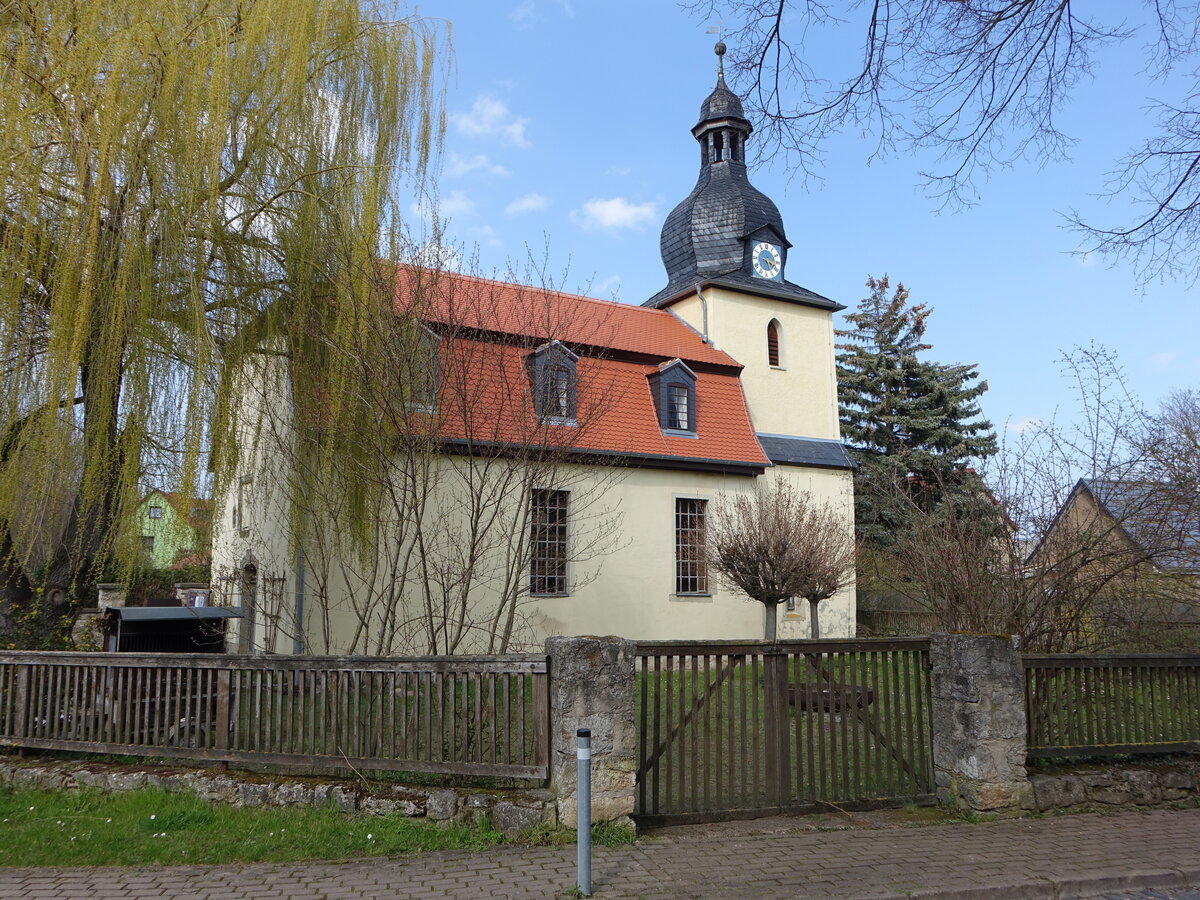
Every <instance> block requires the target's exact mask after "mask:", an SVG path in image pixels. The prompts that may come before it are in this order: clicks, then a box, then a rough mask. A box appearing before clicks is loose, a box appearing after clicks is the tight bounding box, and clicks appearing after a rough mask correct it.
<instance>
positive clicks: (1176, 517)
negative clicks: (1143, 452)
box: [1076, 478, 1200, 571]
mask: <svg viewBox="0 0 1200 900" xmlns="http://www.w3.org/2000/svg"><path fill="white" fill-rule="evenodd" d="M1079 489H1083V490H1086V491H1087V492H1088V493H1089V494H1091V495H1092V497H1093V498H1094V499H1095V500H1096V502H1097V504H1099V506H1100V508H1101V509H1102V510H1103V511H1104V512H1105V513H1106V514H1108V515H1109V516H1111V517H1112V519H1113V520H1114V521H1115V522H1116V523H1117V524H1118V525H1120V526H1121V530H1122V531H1124V532H1125V534H1126V535H1127V536H1128V537H1129V539H1130V540H1131V541H1133V543H1134V544H1136V545H1137V546H1138V547H1139V548H1141V549H1142V550H1144V551H1147V552H1149V553H1153V554H1154V563H1155V564H1156V565H1157V566H1159V567H1160V568H1163V569H1175V570H1189V571H1190V570H1196V571H1200V519H1198V517H1197V515H1196V512H1197V510H1196V507H1195V504H1194V503H1188V502H1186V500H1185V499H1184V498H1181V497H1180V496H1179V493H1178V491H1176V490H1173V489H1172V488H1171V486H1170V485H1166V484H1162V483H1159V482H1153V481H1135V480H1132V479H1121V480H1116V479H1104V478H1093V479H1086V478H1085V479H1080V481H1079V484H1078V485H1076V490H1079Z"/></svg>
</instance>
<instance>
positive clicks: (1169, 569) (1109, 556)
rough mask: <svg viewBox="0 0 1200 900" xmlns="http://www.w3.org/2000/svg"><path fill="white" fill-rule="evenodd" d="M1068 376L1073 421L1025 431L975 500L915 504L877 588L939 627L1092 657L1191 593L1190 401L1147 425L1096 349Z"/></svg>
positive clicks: (882, 564)
mask: <svg viewBox="0 0 1200 900" xmlns="http://www.w3.org/2000/svg"><path fill="white" fill-rule="evenodd" d="M1064 371H1065V374H1066V375H1067V376H1068V378H1069V379H1070V380H1071V381H1072V383H1073V384H1074V387H1075V390H1076V394H1077V400H1078V401H1079V410H1078V415H1077V416H1076V418H1075V420H1074V423H1073V424H1071V425H1063V424H1061V423H1058V422H1047V423H1036V424H1034V423H1031V424H1030V426H1029V427H1028V429H1027V430H1025V432H1024V433H1023V434H1022V435H1020V436H1018V438H1017V439H1016V440H1012V441H1010V442H1009V443H1008V444H1007V445H1006V446H1005V447H1004V448H1003V450H1002V452H1001V453H1000V454H999V455H998V456H997V457H996V458H995V459H994V460H993V461H992V465H991V467H990V470H989V471H988V473H987V479H986V483H987V485H988V486H989V488H990V490H989V489H985V488H984V487H983V482H981V483H980V486H979V491H978V493H977V495H976V496H975V497H974V498H970V497H967V498H962V502H958V503H945V504H941V505H939V506H937V507H934V508H923V507H920V506H919V505H917V504H915V503H914V504H911V508H910V521H909V527H908V529H907V530H906V532H905V534H904V535H903V536H902V537H901V539H900V540H899V541H898V542H897V546H896V548H895V551H894V553H892V554H891V555H890V556H888V557H887V558H886V559H883V560H881V559H880V558H879V557H878V556H876V557H875V558H873V560H872V561H873V562H875V563H878V565H877V566H876V567H875V568H874V572H873V574H874V577H875V579H876V582H877V584H878V585H879V586H882V587H883V588H885V589H886V590H887V591H888V592H890V593H891V594H893V595H900V596H902V597H905V598H907V599H908V601H909V602H910V603H911V604H912V605H914V606H916V607H917V608H919V609H921V610H924V611H925V612H927V613H928V614H929V615H930V616H931V618H932V619H933V620H934V623H935V627H937V628H943V629H948V630H965V631H985V632H1004V633H1011V634H1016V635H1019V636H1020V637H1021V639H1022V642H1023V644H1024V646H1026V647H1027V648H1029V649H1031V650H1042V651H1048V652H1061V651H1074V650H1080V649H1098V648H1101V647H1104V646H1111V645H1112V643H1113V642H1117V643H1119V642H1120V641H1121V639H1122V633H1121V632H1122V631H1123V630H1127V629H1132V630H1133V631H1134V632H1136V633H1137V634H1138V635H1139V639H1141V640H1145V639H1147V637H1148V636H1149V635H1150V633H1151V632H1152V630H1153V627H1154V626H1155V625H1157V624H1158V623H1159V622H1160V621H1161V620H1163V619H1172V618H1178V617H1179V616H1180V615H1181V614H1182V612H1186V605H1187V603H1188V602H1189V601H1188V597H1189V596H1190V595H1189V590H1190V591H1191V596H1194V587H1190V586H1189V582H1188V579H1189V578H1190V577H1191V576H1190V575H1187V574H1186V573H1185V574H1182V575H1181V574H1180V565H1181V562H1182V563H1183V568H1184V569H1187V568H1188V565H1187V561H1188V560H1189V559H1194V558H1195V557H1196V549H1197V547H1196V528H1195V526H1194V524H1193V523H1194V522H1195V521H1196V519H1195V510H1196V509H1197V496H1196V492H1195V488H1194V485H1195V482H1194V479H1195V474H1194V471H1193V470H1191V469H1190V462H1189V460H1191V461H1194V460H1195V457H1194V456H1190V457H1189V449H1188V448H1189V447H1194V446H1195V440H1194V436H1195V434H1196V424H1197V422H1200V419H1198V418H1196V417H1194V416H1193V415H1192V413H1193V412H1194V411H1195V410H1194V404H1193V402H1192V401H1191V400H1190V399H1189V396H1188V395H1176V396H1174V397H1172V398H1171V399H1169V400H1168V401H1167V403H1166V404H1165V405H1164V408H1163V410H1162V412H1160V413H1159V414H1158V415H1148V414H1147V413H1146V412H1145V411H1144V410H1143V409H1142V408H1141V406H1140V404H1138V402H1137V401H1136V399H1135V398H1133V397H1132V396H1131V395H1130V394H1129V393H1128V391H1127V390H1126V389H1125V387H1124V383H1123V379H1122V376H1121V371H1120V368H1119V366H1118V365H1117V363H1116V360H1115V358H1114V357H1113V356H1112V354H1111V353H1109V352H1107V351H1105V350H1104V349H1103V348H1097V347H1090V348H1078V349H1076V350H1075V351H1074V352H1073V353H1071V354H1069V355H1067V356H1065V357H1064ZM896 493H897V501H898V502H904V500H903V498H904V497H905V496H907V492H905V491H900V490H897V492H896ZM1193 568H1194V566H1193ZM1193 602H1194V601H1193ZM1114 625H1115V626H1117V627H1110V626H1114ZM1160 630H1161V626H1160Z"/></svg>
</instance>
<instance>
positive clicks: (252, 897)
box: [0, 809, 1200, 900]
mask: <svg viewBox="0 0 1200 900" xmlns="http://www.w3.org/2000/svg"><path fill="white" fill-rule="evenodd" d="M574 879H575V870H574V848H573V847H557V848H515V847H499V848H494V849H492V850H488V851H486V852H482V853H468V852H458V851H455V852H444V853H430V854H426V855H423V856H415V857H411V858H402V859H376V860H365V861H363V860H360V861H356V862H352V863H318V864H312V865H306V864H295V863H292V864H286V865H281V864H272V865H260V864H256V865H246V866H180V867H167V868H141V869H116V868H112V869H7V870H0V898H4V900H110V898H111V900H118V898H120V900H150V898H155V900H160V898H172V900H176V898H177V900H182V898H193V900H385V898H386V900H392V898H424V897H431V898H432V897H438V898H445V897H470V898H476V897H484V898H490V897H513V898H541V897H561V896H564V895H565V894H566V892H567V891H568V890H570V889H571V888H573V887H574V883H575V881H574ZM1197 883H1200V809H1194V810H1183V811H1171V810H1156V811H1151V812H1131V813H1121V814H1119V815H1113V816H1100V815H1078V816H1061V817H1054V818H1046V819H1032V820H1017V821H1006V822H994V823H989V824H983V825H967V824H952V825H940V826H921V827H913V828H887V829H875V830H850V831H830V832H814V831H813V830H811V827H809V828H805V827H804V826H803V825H802V824H799V823H798V820H788V819H771V820H760V821H759V822H752V823H733V824H723V825H712V826H704V827H693V828H688V829H680V830H670V829H668V830H664V831H661V832H658V833H656V834H653V835H650V836H649V837H646V838H643V839H641V840H639V842H638V843H637V844H636V845H634V846H631V847H623V848H618V849H612V850H608V849H605V848H597V855H596V861H595V868H594V885H595V889H596V896H597V897H680V898H696V900H709V898H739V897H747V898H749V897H753V898H758V900H776V898H796V897H812V898H833V897H837V898H852V897H863V898H866V897H870V898H883V897H924V898H929V897H935V896H943V897H958V898H960V900H968V898H971V900H983V898H997V900H1001V898H1002V900H1023V898H1024V900H1035V898H1055V900H1057V898H1065V897H1098V896H1116V897H1120V896H1125V895H1123V894H1121V893H1120V892H1121V891H1133V892H1137V891H1142V892H1143V894H1142V896H1143V897H1147V898H1151V900H1152V898H1154V896H1155V895H1154V894H1153V893H1150V894H1146V893H1145V892H1146V891H1153V890H1159V891H1160V894H1162V893H1165V894H1166V895H1167V896H1170V891H1172V890H1179V891H1180V892H1182V889H1183V888H1186V887H1188V886H1190V885H1194V884H1197ZM1128 896H1134V897H1136V896H1138V895H1137V894H1136V893H1133V894H1130V895H1128Z"/></svg>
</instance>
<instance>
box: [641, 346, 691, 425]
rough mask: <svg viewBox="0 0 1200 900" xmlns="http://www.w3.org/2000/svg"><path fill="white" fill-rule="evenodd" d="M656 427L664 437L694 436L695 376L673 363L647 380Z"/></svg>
mask: <svg viewBox="0 0 1200 900" xmlns="http://www.w3.org/2000/svg"><path fill="white" fill-rule="evenodd" d="M649 380H650V393H651V395H652V396H653V398H654V410H655V412H656V413H657V415H658V425H659V427H660V428H661V429H662V430H663V432H664V433H666V434H678V435H686V436H688V437H695V435H696V373H695V372H693V371H692V370H691V369H689V368H688V367H687V366H686V365H685V364H684V363H683V362H682V361H681V360H678V359H673V360H671V361H670V362H669V363H665V364H664V365H661V366H659V367H658V371H656V372H652V373H651V374H650V376H649Z"/></svg>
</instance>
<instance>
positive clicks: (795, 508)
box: [708, 481, 854, 641]
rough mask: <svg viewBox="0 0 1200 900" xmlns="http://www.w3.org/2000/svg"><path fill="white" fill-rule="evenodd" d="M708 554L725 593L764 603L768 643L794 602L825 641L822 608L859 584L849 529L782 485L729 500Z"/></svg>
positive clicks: (711, 529) (719, 512) (711, 531)
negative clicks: (783, 610) (785, 607)
mask: <svg viewBox="0 0 1200 900" xmlns="http://www.w3.org/2000/svg"><path fill="white" fill-rule="evenodd" d="M708 555H709V563H710V564H711V565H712V567H713V569H714V570H715V571H716V572H717V574H718V575H719V576H720V578H721V580H722V581H723V582H724V583H725V584H726V585H727V586H728V587H730V588H732V589H734V590H739V591H741V592H743V593H744V594H746V595H747V596H748V597H749V598H750V599H751V600H757V601H758V602H759V603H761V604H763V607H764V614H765V619H764V621H765V636H766V639H767V640H771V641H773V640H775V632H776V628H775V626H776V612H777V607H778V606H779V604H781V603H786V602H787V601H788V600H791V599H794V598H796V597H800V598H803V599H805V600H807V601H808V603H809V616H810V619H809V621H810V624H811V636H812V637H813V638H818V637H820V636H821V631H820V625H819V621H818V615H817V607H818V606H819V604H820V603H821V601H822V600H827V599H829V598H830V597H832V596H833V595H834V594H836V593H837V592H838V591H839V590H841V589H842V588H843V587H845V586H846V585H847V584H849V583H850V582H852V581H853V580H854V533H853V529H852V527H851V526H850V524H849V523H848V522H846V520H845V518H844V517H843V516H840V515H838V514H837V512H836V511H834V510H833V509H832V508H831V507H829V506H828V505H825V504H819V503H817V502H816V501H815V500H813V498H811V497H809V496H808V495H806V494H804V493H801V492H800V491H799V490H797V489H796V488H794V487H792V486H791V485H790V484H788V483H786V482H783V481H778V482H776V483H775V484H773V485H770V486H759V488H758V490H757V493H755V494H754V495H753V496H751V495H746V494H740V495H738V496H735V497H726V498H724V499H723V500H722V501H721V502H720V503H719V504H718V505H717V509H716V514H715V515H714V516H713V519H712V522H711V524H710V525H709V526H708Z"/></svg>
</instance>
